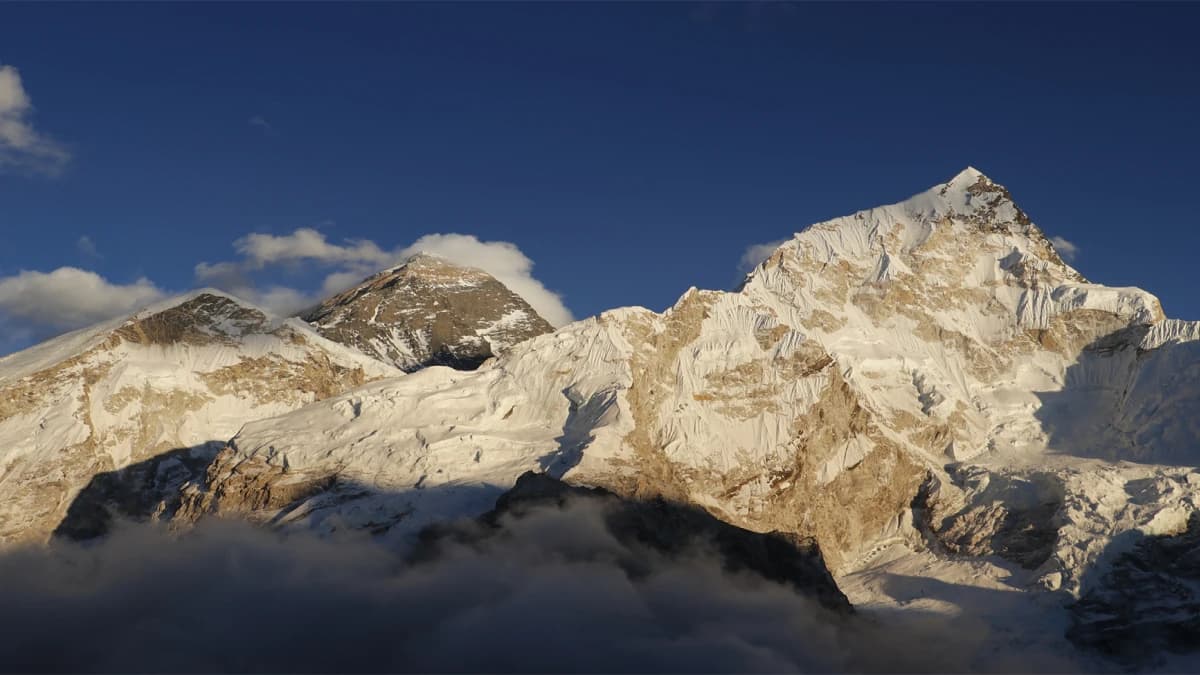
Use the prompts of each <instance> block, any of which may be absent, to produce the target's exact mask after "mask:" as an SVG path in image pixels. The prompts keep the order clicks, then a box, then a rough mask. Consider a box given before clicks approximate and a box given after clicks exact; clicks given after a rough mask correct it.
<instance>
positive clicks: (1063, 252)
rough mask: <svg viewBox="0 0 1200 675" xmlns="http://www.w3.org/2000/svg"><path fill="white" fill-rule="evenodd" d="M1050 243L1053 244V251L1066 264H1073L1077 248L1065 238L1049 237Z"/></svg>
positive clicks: (1077, 252) (1077, 253) (1077, 251)
mask: <svg viewBox="0 0 1200 675" xmlns="http://www.w3.org/2000/svg"><path fill="white" fill-rule="evenodd" d="M1050 243H1051V244H1054V250H1056V251H1058V254H1059V255H1060V256H1062V259H1063V260H1066V261H1067V262H1074V261H1075V258H1076V256H1078V255H1079V247H1078V246H1077V245H1075V243H1074V242H1071V241H1068V240H1067V239H1066V238H1065V237H1050Z"/></svg>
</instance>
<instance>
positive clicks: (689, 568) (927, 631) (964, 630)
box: [0, 504, 1070, 672]
mask: <svg viewBox="0 0 1200 675" xmlns="http://www.w3.org/2000/svg"><path fill="white" fill-rule="evenodd" d="M502 522H503V527H504V531H503V532H502V534H501V535H500V536H493V537H489V538H486V539H483V540H480V541H474V542H471V543H463V542H460V543H453V542H451V543H448V544H447V545H445V546H443V547H441V548H440V549H439V551H440V552H439V554H438V555H437V556H436V557H434V558H432V559H426V560H422V561H421V562H404V561H402V560H401V559H399V558H398V557H396V555H395V554H393V553H390V552H388V551H386V550H384V549H382V548H381V547H379V546H378V545H376V544H374V543H373V542H372V541H370V540H368V539H366V538H356V537H353V536H349V535H346V536H344V537H342V538H339V539H335V540H320V539H316V538H314V537H312V536H309V535H305V534H293V535H290V536H283V535H280V534H277V533H270V532H265V531H262V530H255V529H252V528H251V527H250V526H247V525H244V524H239V523H234V522H227V521H226V522H208V523H203V524H201V525H200V526H199V527H198V528H197V529H196V530H194V531H192V532H190V533H187V534H186V535H184V536H181V537H178V538H171V537H169V536H168V535H167V534H166V533H165V532H164V531H163V530H162V529H160V528H155V527H150V526H136V527H129V526H127V527H125V528H123V529H118V530H117V531H116V532H115V533H114V534H112V535H110V536H109V537H107V538H106V539H104V540H101V541H99V542H96V543H93V544H92V545H89V546H86V547H81V546H76V545H55V546H54V547H52V548H30V549H25V550H20V551H16V552H9V553H6V554H4V555H2V556H0V631H2V633H3V635H4V639H3V640H0V664H4V666H5V667H6V668H7V669H11V670H17V671H70V672H99V671H107V672H113V671H121V672H147V671H154V672H179V671H188V672H229V671H234V672H798V671H799V672H806V671H816V672H835V671H858V672H863V671H867V672H905V671H909V672H911V671H919V670H920V671H940V672H946V671H966V670H971V669H974V668H977V667H979V666H980V663H979V661H980V658H979V655H980V654H986V652H985V651H982V650H981V648H982V647H983V646H984V645H985V643H986V641H987V640H988V639H989V638H990V637H991V636H990V635H989V634H988V631H987V629H986V628H984V627H983V626H981V625H980V624H978V622H975V621H972V620H971V619H969V618H965V617H933V616H930V615H923V614H920V613H918V612H912V613H904V614H903V615H896V616H890V617H886V620H883V619H875V620H873V619H871V618H869V617H862V616H860V617H853V616H852V617H838V616H836V615H832V614H831V613H828V612H827V611H826V610H824V609H823V608H821V607H820V606H819V605H818V604H816V603H815V602H814V601H812V600H810V599H808V598H805V597H803V596H800V595H798V594H797V593H795V592H794V591H793V590H792V589H790V588H788V587H785V586H782V585H779V584H775V583H772V582H769V581H766V580H764V579H762V578H761V577H757V576H754V575H749V574H730V573H727V572H724V571H723V570H722V569H721V567H720V565H719V564H718V563H717V562H716V561H715V560H714V559H712V558H710V557H708V556H706V555H705V554H704V553H703V551H699V550H698V551H696V552H695V553H694V554H693V555H689V556H684V557H681V558H673V559H667V558H664V557H661V556H658V557H656V556H655V555H653V554H652V553H648V552H647V551H643V550H640V549H638V550H633V549H630V548H626V547H625V545H624V544H622V543H621V542H620V541H618V540H617V539H616V538H615V537H614V536H613V534H612V533H611V532H610V531H608V530H607V526H606V525H605V522H604V518H603V513H602V511H601V510H600V508H599V507H597V506H595V505H589V504H575V505H568V506H567V507H565V508H561V509H560V508H546V509H543V510H541V511H535V512H533V513H532V514H530V515H526V516H525V517H523V518H520V519H516V520H514V519H512V518H507V519H505V520H504V521H502ZM631 560H632V561H636V562H632V563H631V562H630V561H631ZM1008 651H1010V652H1013V657H1014V659H1015V660H1009V661H1008V662H995V663H988V662H986V661H985V662H984V663H983V667H985V668H992V667H994V668H995V669H996V670H998V671H1004V670H1010V671H1013V670H1019V671H1023V672H1027V671H1030V670H1033V669H1038V668H1042V669H1049V670H1062V669H1063V668H1064V664H1065V662H1064V661H1061V660H1056V659H1054V658H1052V657H1047V656H1046V655H1040V654H1032V653H1029V652H1028V650H1018V651H1014V650H1012V649H1011V647H1009V649H1008ZM985 658H986V657H985ZM1002 660H1003V659H1001V661H1002ZM1066 665H1067V666H1069V665H1070V664H1069V663H1066Z"/></svg>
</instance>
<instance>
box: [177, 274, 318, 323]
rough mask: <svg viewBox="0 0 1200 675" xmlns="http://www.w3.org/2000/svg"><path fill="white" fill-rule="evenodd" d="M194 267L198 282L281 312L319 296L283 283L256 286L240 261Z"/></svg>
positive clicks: (296, 309) (293, 310)
mask: <svg viewBox="0 0 1200 675" xmlns="http://www.w3.org/2000/svg"><path fill="white" fill-rule="evenodd" d="M194 271H195V274H196V282H197V283H198V284H200V285H203V286H212V287H214V288H219V289H221V290H222V291H225V292H226V293H231V294H233V295H235V296H237V297H239V298H241V299H243V300H246V301H248V302H251V303H253V304H255V305H258V306H259V307H262V308H263V309H266V310H269V311H270V312H272V313H274V314H279V315H282V316H288V315H292V314H296V313H297V312H300V311H302V310H304V309H306V308H308V307H311V306H312V305H315V304H316V303H317V302H318V301H320V299H321V298H319V297H316V296H313V295H308V294H305V293H304V292H302V291H299V290H296V289H294V288H288V287H286V286H278V285H274V286H268V287H267V288H258V287H257V286H256V285H255V284H254V281H253V280H252V279H251V278H250V276H249V274H247V270H246V269H245V266H244V265H243V264H241V263H235V262H220V263H203V262H202V263H200V264H198V265H196V267H195V268H194Z"/></svg>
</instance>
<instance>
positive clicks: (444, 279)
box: [304, 254, 553, 371]
mask: <svg viewBox="0 0 1200 675" xmlns="http://www.w3.org/2000/svg"><path fill="white" fill-rule="evenodd" d="M304 320H305V321H308V322H309V323H311V324H312V325H313V326H314V327H316V329H317V330H318V331H319V332H320V333H321V335H323V336H325V337H327V338H329V339H330V340H333V341H334V342H339V343H341V344H344V345H347V346H350V347H353V348H355V349H357V350H359V351H361V352H363V353H364V354H368V355H370V356H373V357H375V358H377V359H380V360H382V361H384V362H386V363H391V364H394V365H395V366H396V367H397V368H401V369H403V370H406V371H412V370H416V369H418V368H423V367H425V366H430V365H442V366H450V367H452V368H458V369H461V370H471V369H474V368H477V367H479V365H480V364H481V363H483V362H484V361H486V360H487V359H489V358H491V357H492V356H495V355H497V354H501V353H503V352H504V351H505V350H507V349H508V348H509V347H511V346H512V345H514V344H517V343H519V342H522V341H524V340H528V339H529V338H531V337H534V336H536V335H541V334H543V333H549V332H550V331H551V330H553V328H552V327H551V326H550V324H549V323H547V322H546V320H545V319H543V318H542V317H541V316H539V315H538V314H537V312H535V311H534V310H533V308H532V307H530V306H529V303H527V302H525V300H523V299H522V298H521V297H520V296H519V295H517V294H516V293H513V292H512V291H510V290H508V288H506V287H505V286H504V284H502V283H500V282H499V281H497V280H496V279H495V278H493V277H492V276H491V275H489V274H487V273H486V272H484V271H482V270H478V269H474V268H470V267H460V266H457V265H453V264H451V263H449V262H447V261H445V260H442V259H441V258H437V257H435V256H431V255H427V254H419V255H416V256H414V257H412V258H410V259H409V260H408V261H407V262H405V263H404V264H403V265H400V266H399V267H395V268H392V269H389V270H385V271H383V272H380V273H379V274H376V275H375V276H372V277H371V278H369V279H367V280H366V281H364V282H362V283H361V284H359V285H358V286H355V287H354V288H351V289H350V290H348V291H345V292H344V293H340V294H338V295H336V296H334V297H332V298H330V299H328V300H326V301H324V302H322V303H321V304H320V305H319V306H318V307H317V308H315V309H313V310H311V311H310V312H308V313H307V314H305V315H304Z"/></svg>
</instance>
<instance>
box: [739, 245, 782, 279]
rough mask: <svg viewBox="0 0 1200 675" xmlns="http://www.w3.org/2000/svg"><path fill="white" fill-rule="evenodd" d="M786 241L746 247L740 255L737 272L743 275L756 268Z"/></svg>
mask: <svg viewBox="0 0 1200 675" xmlns="http://www.w3.org/2000/svg"><path fill="white" fill-rule="evenodd" d="M786 241H787V239H778V240H776V241H768V242H766V243H764V244H751V245H750V246H747V247H746V250H745V251H744V252H743V253H742V258H741V260H739V261H738V271H740V272H743V273H744V272H749V271H750V270H752V269H754V268H755V267H758V265H759V263H761V262H762V261H764V260H766V259H767V258H769V257H770V256H771V254H772V253H774V252H775V249H777V248H779V247H780V246H782V245H783V244H784V242H786Z"/></svg>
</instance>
